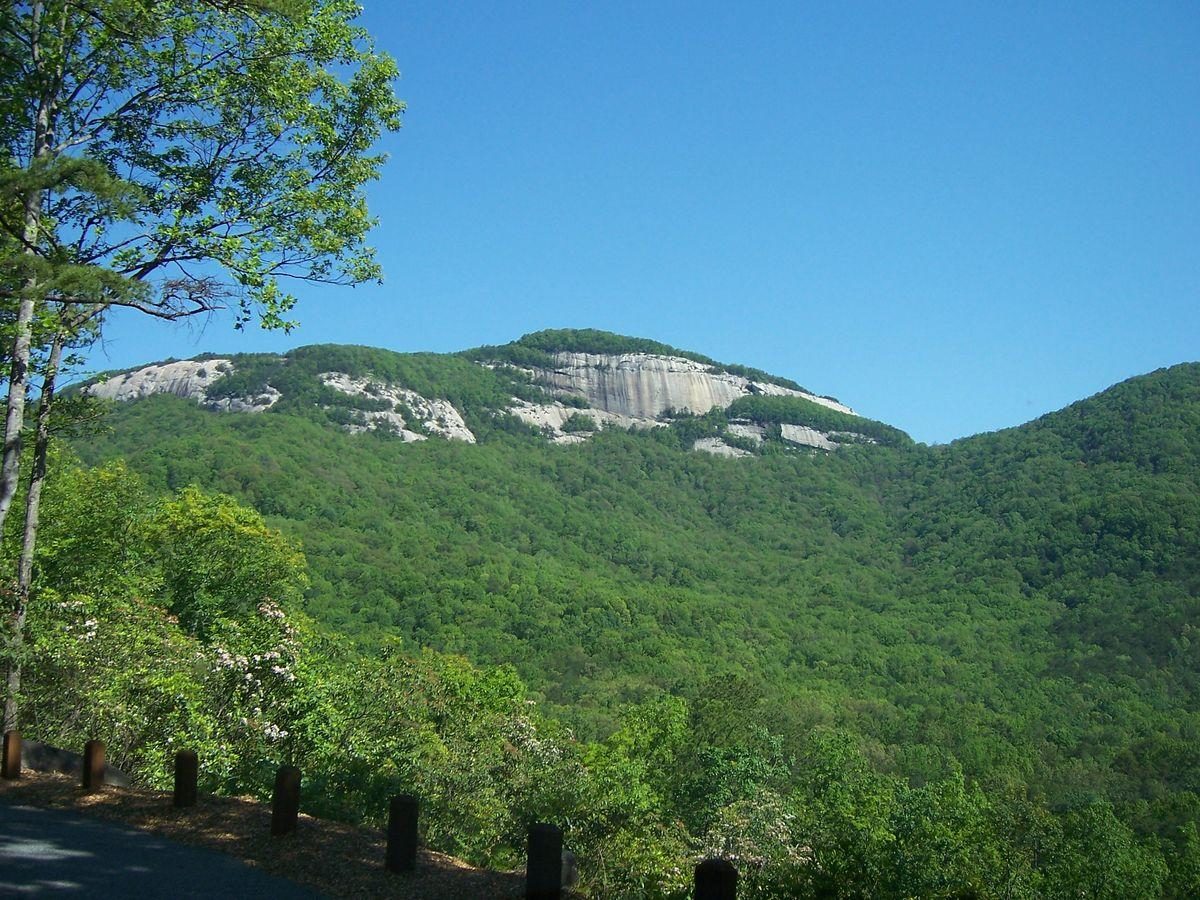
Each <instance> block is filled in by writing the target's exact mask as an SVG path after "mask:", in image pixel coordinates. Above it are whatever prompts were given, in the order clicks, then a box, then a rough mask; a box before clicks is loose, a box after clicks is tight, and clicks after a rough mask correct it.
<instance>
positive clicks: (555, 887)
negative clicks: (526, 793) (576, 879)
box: [525, 822, 563, 900]
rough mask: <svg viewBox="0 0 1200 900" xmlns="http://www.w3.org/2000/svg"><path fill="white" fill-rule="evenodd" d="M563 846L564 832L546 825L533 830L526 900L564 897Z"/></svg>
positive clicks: (530, 841) (530, 842)
mask: <svg viewBox="0 0 1200 900" xmlns="http://www.w3.org/2000/svg"><path fill="white" fill-rule="evenodd" d="M562 843H563V842H562V829H561V828H558V827H556V826H554V825H547V824H545V823H543V822H539V823H537V824H535V825H530V826H529V856H528V860H527V862H526V864H525V897H526V900H559V898H560V897H561V896H562Z"/></svg>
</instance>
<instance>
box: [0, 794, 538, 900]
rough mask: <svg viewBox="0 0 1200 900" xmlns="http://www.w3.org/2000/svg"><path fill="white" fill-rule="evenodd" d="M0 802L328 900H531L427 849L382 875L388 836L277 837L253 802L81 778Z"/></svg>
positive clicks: (503, 876)
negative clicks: (169, 846)
mask: <svg viewBox="0 0 1200 900" xmlns="http://www.w3.org/2000/svg"><path fill="white" fill-rule="evenodd" d="M0 797H3V798H4V799H5V800H7V801H9V802H12V803H22V804H26V805H29V806H38V807H45V808H50V809H66V810H74V811H76V812H79V813H81V814H84V815H87V816H89V817H93V818H96V819H106V820H109V821H113V822H119V823H121V824H124V825H128V826H130V827H132V828H137V829H139V830H142V831H148V832H151V833H153V834H157V835H161V836H163V837H166V838H170V839H171V840H173V841H178V842H179V843H181V844H192V845H194V846H198V847H205V848H207V849H209V850H216V851H219V852H221V853H226V854H229V855H230V856H233V857H235V858H237V859H240V860H241V861H242V862H244V863H246V864H247V865H251V866H255V867H257V868H260V869H262V870H263V871H265V872H270V873H271V874H272V875H277V876H279V877H280V878H286V879H288V880H289V881H293V882H295V883H297V884H302V885H304V886H305V887H308V888H310V889H312V890H314V891H317V892H319V893H322V894H325V895H326V896H329V897H363V898H367V897H402V898H411V900H460V898H461V900H490V898H496V900H509V898H512V900H517V898H521V897H523V896H524V889H525V876H524V873H521V872H490V871H486V870H483V869H476V868H473V867H471V866H468V865H467V864H466V863H464V862H462V861H460V860H457V859H455V858H454V857H452V856H447V855H446V854H444V853H436V852H434V851H432V850H427V849H425V848H421V849H420V850H418V854H417V868H416V871H415V872H414V873H412V874H409V875H397V874H393V873H391V872H388V871H387V870H385V869H384V867H383V856H384V846H385V842H384V836H383V834H382V832H381V831H380V830H378V829H371V828H360V827H356V826H353V825H345V824H342V823H340V822H329V821H326V820H324V819H314V818H312V817H311V816H306V815H301V816H300V824H299V828H298V829H297V831H296V833H295V834H290V835H286V836H284V837H272V836H271V833H270V832H271V811H270V809H269V808H268V807H267V806H265V805H264V804H262V803H260V802H258V801H257V800H252V799H247V798H241V797H213V796H201V797H200V799H199V801H198V802H197V804H196V805H195V806H193V807H190V808H187V809H175V808H174V807H173V806H172V805H171V794H170V793H168V792H165V791H150V790H145V789H142V788H117V787H111V786H105V787H104V788H102V789H101V790H99V791H96V792H95V793H84V792H83V790H82V789H81V788H80V787H79V784H78V782H77V780H76V779H74V778H71V777H68V776H66V775H56V774H47V773H40V772H29V771H25V772H22V773H21V777H20V778H17V779H13V780H8V779H0Z"/></svg>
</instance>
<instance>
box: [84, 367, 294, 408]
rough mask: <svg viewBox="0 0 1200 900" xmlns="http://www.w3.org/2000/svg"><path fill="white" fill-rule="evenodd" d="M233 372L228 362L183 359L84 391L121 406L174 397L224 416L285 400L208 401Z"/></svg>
mask: <svg viewBox="0 0 1200 900" xmlns="http://www.w3.org/2000/svg"><path fill="white" fill-rule="evenodd" d="M232 371H233V363H232V362H231V361H230V360H228V359H205V360H194V359H183V360H179V361H178V362H166V363H156V364H155V365H152V366H145V367H144V368H141V369H137V370H135V371H133V372H125V373H123V374H120V375H113V376H112V377H111V378H108V379H106V380H104V381H97V382H95V383H93V384H89V385H87V386H86V387H85V388H84V389H83V390H84V392H85V393H87V394H90V395H91V396H93V397H100V398H101V399H104V400H117V401H120V402H125V401H128V400H140V399H141V398H142V397H149V396H151V395H152V394H173V395H174V396H176V397H182V398H183V399H185V400H192V401H194V402H196V403H200V404H202V405H204V406H207V407H208V408H209V409H215V410H221V411H223V412H230V411H232V412H262V411H263V410H264V409H269V408H270V407H272V406H274V405H275V403H276V402H277V401H278V400H279V398H280V397H282V396H283V395H282V394H280V393H279V391H277V390H275V389H273V388H267V389H266V390H265V391H262V392H261V393H258V394H254V395H253V396H249V397H226V398H223V399H220V400H209V399H208V393H207V392H208V388H209V386H210V385H211V384H212V383H213V382H214V381H216V380H217V379H218V378H220V377H221V376H223V375H226V374H228V373H229V372H232Z"/></svg>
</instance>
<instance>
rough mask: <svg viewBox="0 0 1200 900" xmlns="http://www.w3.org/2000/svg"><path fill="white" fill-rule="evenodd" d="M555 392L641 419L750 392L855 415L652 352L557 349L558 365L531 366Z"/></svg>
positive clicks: (821, 400) (696, 409) (697, 409)
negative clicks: (602, 351) (810, 403)
mask: <svg viewBox="0 0 1200 900" xmlns="http://www.w3.org/2000/svg"><path fill="white" fill-rule="evenodd" d="M529 371H530V372H531V374H532V375H533V377H534V379H535V380H536V381H538V382H539V383H541V384H544V385H546V386H547V387H549V388H550V389H551V390H553V391H561V392H563V393H568V394H574V395H575V396H578V397H582V398H583V399H585V400H586V401H587V404H588V406H590V407H592V408H593V409H597V410H603V411H605V412H609V413H614V414H616V415H619V416H625V417H628V418H630V419H635V420H642V421H645V420H653V419H654V418H656V417H657V416H659V415H661V414H662V413H663V412H665V411H666V410H668V409H674V410H681V411H682V410H688V411H690V412H693V413H697V414H703V413H706V412H708V411H709V410H710V409H712V408H713V407H714V406H719V407H721V408H722V409H723V408H725V407H727V406H729V404H731V403H733V401H734V400H737V399H738V398H739V397H744V396H746V395H747V394H766V395H768V396H787V397H803V398H804V399H805V400H811V401H812V402H813V403H818V404H820V405H821V406H826V407H828V408H830V409H836V410H838V411H839V412H845V413H849V414H851V415H854V410H852V409H850V408H849V407H848V406H844V405H842V404H841V403H838V402H837V401H836V400H829V399H828V398H826V397H818V396H816V395H814V394H809V393H806V392H804V391H796V390H792V389H791V388H785V387H782V386H780V385H777V384H772V383H770V382H761V381H752V380H751V379H749V378H743V377H742V376H741V375H733V374H731V373H729V372H721V371H717V370H713V369H712V368H711V367H710V366H707V365H705V364H704V363H699V362H696V361H695V360H691V359H684V358H683V357H679V356H658V355H656V354H650V353H621V354H599V353H556V354H555V355H554V365H553V367H552V368H534V369H532V370H529Z"/></svg>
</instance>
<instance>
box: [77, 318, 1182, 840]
mask: <svg viewBox="0 0 1200 900" xmlns="http://www.w3.org/2000/svg"><path fill="white" fill-rule="evenodd" d="M85 389H86V390H88V391H89V392H91V393H94V394H97V395H99V396H102V397H103V396H107V397H111V398H114V399H119V400H127V401H128V402H120V403H116V404H114V405H113V409H112V412H111V413H110V415H109V419H108V421H109V424H110V426H111V430H109V431H108V432H107V433H105V434H100V435H93V436H90V437H87V438H81V439H78V440H77V441H76V442H75V449H76V452H77V453H78V454H79V455H80V456H81V457H82V458H83V459H84V460H86V461H88V462H97V461H100V460H103V459H108V458H111V457H115V456H121V457H124V458H125V459H127V460H128V462H129V465H130V466H131V467H132V468H133V469H134V470H135V471H137V472H139V473H140V474H141V475H142V476H143V478H144V479H145V480H146V481H147V482H148V483H149V484H150V485H151V486H152V487H154V488H156V489H161V490H167V489H175V488H179V487H182V486H185V485H187V484H191V483H196V484H199V485H202V486H204V487H205V488H208V489H215V490H220V491H224V492H228V493H230V494H233V495H235V496H236V497H238V498H240V499H242V500H243V501H245V502H248V503H250V504H251V505H253V506H254V507H256V508H257V509H259V510H260V511H261V512H263V513H264V514H265V515H266V516H267V517H268V521H269V522H270V523H271V524H272V525H274V526H275V527H278V528H280V529H282V530H283V531H284V532H285V533H287V534H289V535H292V536H295V537H297V538H299V539H300V540H301V541H302V543H303V546H304V550H305V552H306V554H307V556H308V560H309V565H310V568H311V576H312V585H311V589H310V590H309V592H308V595H307V597H306V600H305V603H306V606H307V609H308V611H309V612H310V613H311V614H312V615H313V616H315V617H316V618H317V619H318V620H319V621H321V622H323V623H325V625H327V626H328V627H330V628H332V629H335V630H337V631H341V632H344V633H346V634H350V635H352V636H354V637H356V638H357V639H359V640H360V641H362V642H363V644H364V648H365V649H366V652H370V648H371V647H373V646H376V645H378V644H379V643H380V642H382V641H383V640H384V639H386V638H390V637H397V638H399V639H401V640H402V641H404V642H406V643H407V644H408V645H409V646H413V647H417V646H432V647H435V648H438V649H442V650H449V651H454V652H460V653H463V654H465V655H466V656H468V657H469V658H471V659H472V660H475V661H478V662H480V663H489V664H494V663H510V664H512V665H514V666H515V667H516V668H517V670H518V671H519V673H520V675H521V676H522V678H523V679H524V680H525V681H526V682H527V683H528V684H529V685H530V686H531V687H532V688H533V689H534V691H535V692H536V693H537V695H538V696H540V698H541V699H542V700H543V701H544V703H545V706H546V707H547V708H548V709H549V710H551V711H552V712H553V713H554V714H555V715H557V716H559V717H561V718H563V719H565V720H566V721H568V722H569V723H571V724H572V725H573V727H574V728H575V729H576V731H577V733H578V734H580V735H584V736H586V735H603V734H607V733H608V732H610V731H611V730H612V729H613V728H614V727H615V726H616V723H617V719H618V716H619V710H620V709H621V708H622V706H623V705H624V704H627V703H631V702H638V701H641V700H644V699H646V698H648V697H653V696H656V695H657V694H659V693H662V692H668V693H677V694H681V695H683V696H697V695H700V694H703V693H704V691H706V690H708V689H709V687H708V686H711V685H712V684H714V683H716V682H715V681H714V679H715V680H717V681H719V680H720V679H722V678H736V679H739V680H740V681H741V682H743V683H745V684H747V685H750V686H752V689H753V691H754V692H756V696H760V697H761V698H762V703H763V707H762V708H763V710H765V712H764V715H765V716H766V720H767V721H769V722H770V724H771V728H772V730H773V731H774V732H776V733H778V734H781V735H783V736H784V739H785V740H787V739H790V738H789V736H798V735H802V734H806V733H808V732H810V731H811V730H812V729H813V728H815V727H817V726H821V725H825V724H835V725H838V726H841V727H844V728H847V729H850V730H852V731H853V732H855V733H857V734H859V735H861V736H863V739H864V740H865V741H867V742H868V744H869V746H871V747H872V748H873V750H872V754H873V758H874V759H875V760H876V761H877V762H878V764H879V765H881V766H883V767H884V768H885V769H887V770H890V771H895V772H897V773H901V774H904V775H906V776H908V777H909V778H911V779H914V780H915V781H916V782H917V783H919V782H920V781H921V780H922V779H927V778H933V777H937V776H940V775H943V774H944V773H945V772H946V771H949V770H950V769H952V768H954V767H959V766H960V767H961V768H962V770H963V771H965V772H966V773H967V774H968V775H970V776H973V777H979V778H996V777H999V773H1017V772H1019V773H1020V775H1019V780H1020V781H1021V782H1022V783H1025V784H1028V785H1031V786H1033V787H1034V788H1035V789H1036V790H1038V791H1042V792H1044V793H1045V795H1046V796H1048V797H1049V798H1050V800H1051V802H1056V803H1067V802H1070V801H1072V798H1075V799H1077V798H1079V797H1081V796H1092V797H1105V798H1109V799H1113V800H1116V801H1120V802H1125V803H1131V804H1132V803H1140V804H1143V805H1142V806H1141V807H1139V809H1140V810H1141V812H1140V813H1137V814H1138V815H1141V816H1142V817H1143V818H1146V819H1147V820H1152V821H1157V820H1159V819H1161V820H1162V821H1167V820H1168V819H1170V820H1171V821H1175V820H1176V818H1177V814H1176V813H1171V814H1170V815H1168V813H1167V812H1164V811H1163V810H1164V809H1165V807H1162V806H1161V804H1163V803H1167V802H1168V801H1169V800H1170V798H1176V800H1174V801H1170V802H1177V798H1178V797H1179V796H1180V792H1190V793H1189V794H1188V795H1189V796H1191V795H1192V794H1197V795H1200V753H1198V752H1197V751H1196V749H1195V748H1196V747H1198V746H1200V714H1198V712H1197V711H1198V710H1200V702H1198V701H1200V638H1198V637H1197V633H1196V630H1195V629H1196V628H1197V623H1198V622H1200V568H1198V563H1197V560H1200V466H1198V465H1197V463H1198V461H1200V365H1197V364H1186V365H1180V366H1176V367H1173V368H1171V369H1166V370H1160V371H1158V372H1155V373H1152V374H1150V375H1146V376H1142V377H1140V378H1135V379H1132V380H1130V381H1128V382H1125V383H1123V384H1121V385H1118V386H1116V387H1114V388H1112V389H1110V390H1109V391H1106V392H1104V393H1102V394H1099V395H1097V396H1096V397H1093V398H1090V399H1088V400H1085V401H1082V402H1080V403H1077V404H1075V405H1073V406H1071V407H1068V408H1067V409H1065V410H1062V411H1061V412H1058V413H1054V414H1051V415H1049V416H1045V417H1043V418H1041V419H1039V420H1037V421H1035V422H1031V423H1029V424H1028V425H1024V426H1021V427H1019V428H1014V429H1008V430H1006V431H1002V432H998V433H996V434H989V435H980V436H977V437H974V438H970V439H966V440H962V441H957V442H955V443H954V444H951V445H949V446H945V447H932V448H931V447H925V446H922V445H918V444H914V443H913V442H912V441H911V440H910V439H908V437H907V436H906V435H904V434H903V432H901V431H899V430H898V429H895V428H893V427H891V426H888V425H885V424H883V423H879V422H873V421H871V420H868V419H865V418H862V417H859V416H857V415H855V414H854V412H853V410H852V409H851V408H850V407H848V406H845V405H843V404H842V403H840V402H839V401H836V400H834V399H832V398H829V397H821V396H819V395H817V394H815V393H813V392H811V391H808V390H805V389H804V388H802V387H801V386H800V385H798V384H796V383H794V382H790V381H787V380H785V379H781V378H777V377H773V376H770V375H768V374H767V373H764V372H760V371H757V370H753V369H746V368H743V367H738V366H731V365H723V364H720V363H717V362H715V361H713V360H710V359H708V358H706V357H703V356H700V355H698V354H694V353H690V352H685V351H679V350H677V349H675V348H671V347H667V346H665V345H661V344H657V343H656V342H651V341H645V340H642V339H634V338H624V337H620V336H617V335H609V334H606V333H603V332H568V331H551V332H539V333H537V334H535V335H529V336H526V337H525V338H522V339H521V340H518V341H516V342H513V343H511V344H507V345H502V346H498V347H484V348H478V349H476V350H472V351H466V352H464V353H461V354H453V355H436V354H395V353H390V352H388V351H382V350H374V349H370V348H364V347H340V346H327V345H326V346H316V347H304V348H299V349H297V350H295V351H291V352H289V353H287V354H285V355H283V356H274V355H253V356H227V357H202V358H198V359H196V360H192V361H185V362H170V363H165V364H157V365H154V366H149V367H145V368H142V369H138V370H135V371H132V372H129V373H116V374H113V375H110V376H108V377H107V378H106V379H105V380H104V381H103V382H102V383H98V384H95V385H91V386H88V387H87V388H85ZM696 450H709V451H710V452H707V453H705V452H695V451H696ZM711 451H716V453H714V452H711ZM732 457H736V458H732ZM1012 777H1018V776H1015V775H1014V776H1012ZM1189 802H1191V801H1189ZM1155 803H1158V804H1160V806H1158V807H1156V806H1154V804H1155ZM1146 804H1150V805H1149V806H1147V805H1146ZM1131 815H1132V813H1131ZM1156 817H1157V818H1156ZM1172 817H1175V818H1172Z"/></svg>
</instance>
